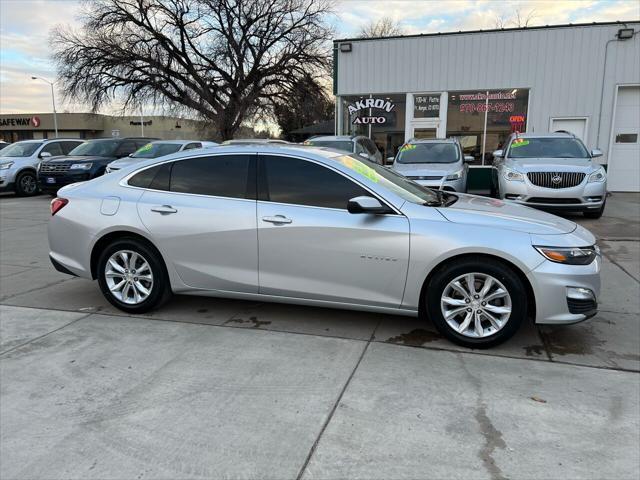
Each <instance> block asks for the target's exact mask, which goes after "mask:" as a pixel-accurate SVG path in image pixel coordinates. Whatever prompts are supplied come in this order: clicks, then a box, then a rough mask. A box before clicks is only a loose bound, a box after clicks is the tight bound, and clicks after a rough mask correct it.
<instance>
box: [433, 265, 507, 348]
mask: <svg viewBox="0 0 640 480" xmlns="http://www.w3.org/2000/svg"><path fill="white" fill-rule="evenodd" d="M440 309H441V310H442V316H443V317H444V319H445V321H446V322H447V324H448V325H449V327H451V328H452V329H453V330H454V331H455V332H457V333H459V334H460V335H464V336H465V337H469V338H486V337H489V336H491V335H495V334H496V333H497V332H499V331H500V330H502V329H503V328H504V326H505V325H506V324H507V322H508V321H509V318H510V317H511V295H509V292H508V291H507V289H506V288H505V286H504V285H503V284H502V283H501V282H500V281H499V280H497V279H496V278H495V277H492V276H491V275H487V274H486V273H478V272H474V273H465V274H464V275H460V276H459V277H456V278H454V279H453V280H451V281H450V282H449V283H448V284H447V286H446V287H445V288H444V290H443V292H442V296H441V298H440Z"/></svg>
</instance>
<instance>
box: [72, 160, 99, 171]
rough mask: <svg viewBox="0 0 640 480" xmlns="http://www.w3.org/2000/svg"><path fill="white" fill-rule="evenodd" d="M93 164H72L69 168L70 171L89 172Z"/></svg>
mask: <svg viewBox="0 0 640 480" xmlns="http://www.w3.org/2000/svg"><path fill="white" fill-rule="evenodd" d="M91 165H93V163H91V162H89V163H72V164H71V166H70V167H69V169H70V170H89V169H90V168H91Z"/></svg>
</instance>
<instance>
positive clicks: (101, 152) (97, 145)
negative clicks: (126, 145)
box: [69, 140, 118, 157]
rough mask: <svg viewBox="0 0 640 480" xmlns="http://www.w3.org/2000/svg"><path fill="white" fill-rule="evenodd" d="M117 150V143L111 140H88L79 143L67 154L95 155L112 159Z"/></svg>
mask: <svg viewBox="0 0 640 480" xmlns="http://www.w3.org/2000/svg"><path fill="white" fill-rule="evenodd" d="M116 148H118V142H117V141H115V142H114V141H113V140H90V141H88V142H84V143H81V144H80V145H78V146H77V147H76V148H74V149H73V150H71V151H70V152H69V155H73V156H78V155H96V156H100V157H112V156H113V154H114V152H115V151H116Z"/></svg>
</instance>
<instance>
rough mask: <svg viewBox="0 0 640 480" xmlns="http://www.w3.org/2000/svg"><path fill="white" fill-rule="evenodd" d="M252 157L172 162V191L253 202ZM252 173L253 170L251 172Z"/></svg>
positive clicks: (223, 157) (253, 177) (215, 157)
mask: <svg viewBox="0 0 640 480" xmlns="http://www.w3.org/2000/svg"><path fill="white" fill-rule="evenodd" d="M253 158H254V157H253V156H252V155H216V156H213V157H200V158H190V159H187V160H180V161H176V162H173V169H172V171H171V184H170V189H171V191H172V192H179V193H195V194H198V195H211V196H216V197H229V198H253V199H255V174H253V175H252V179H251V181H249V180H250V178H249V177H250V170H251V168H250V167H251V162H252V161H254V160H253ZM253 171H255V169H253Z"/></svg>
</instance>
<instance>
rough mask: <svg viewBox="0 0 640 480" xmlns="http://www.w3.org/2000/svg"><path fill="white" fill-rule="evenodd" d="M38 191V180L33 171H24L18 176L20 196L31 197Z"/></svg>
mask: <svg viewBox="0 0 640 480" xmlns="http://www.w3.org/2000/svg"><path fill="white" fill-rule="evenodd" d="M37 193H38V182H37V180H36V174H35V173H33V172H29V171H26V172H22V173H20V174H19V175H18V177H17V178H16V194H17V195H18V196H20V197H31V196H33V195H35V194H37Z"/></svg>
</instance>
